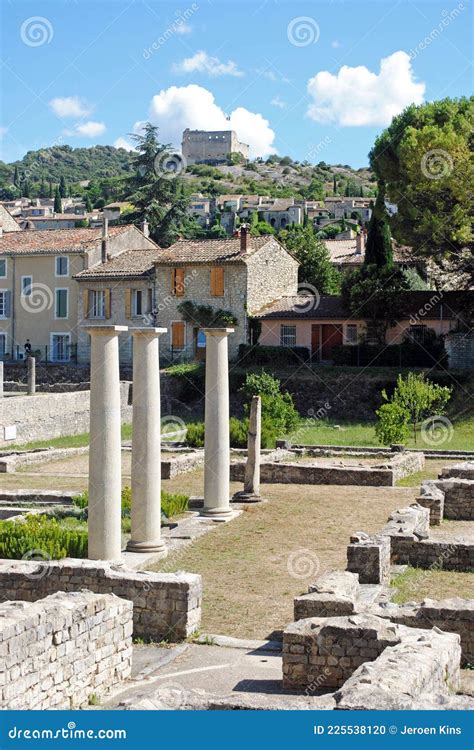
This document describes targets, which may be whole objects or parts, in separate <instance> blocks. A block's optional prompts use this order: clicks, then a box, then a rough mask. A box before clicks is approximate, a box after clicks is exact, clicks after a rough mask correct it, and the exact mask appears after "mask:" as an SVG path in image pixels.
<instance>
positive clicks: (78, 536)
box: [0, 515, 87, 560]
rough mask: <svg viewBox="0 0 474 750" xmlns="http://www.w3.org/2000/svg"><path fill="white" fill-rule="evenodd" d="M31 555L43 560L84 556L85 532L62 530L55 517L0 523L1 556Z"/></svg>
mask: <svg viewBox="0 0 474 750" xmlns="http://www.w3.org/2000/svg"><path fill="white" fill-rule="evenodd" d="M35 553H36V554H35ZM30 555H31V559H35V557H41V559H45V560H47V559H54V560H60V559H61V558H63V557H86V556H87V531H83V530H80V529H69V528H65V527H63V526H61V524H60V523H59V522H58V521H57V520H56V519H55V518H50V517H49V516H41V515H31V516H27V517H26V518H25V520H24V521H0V557H5V558H8V559H13V560H21V559H22V558H28V559H29V556H30Z"/></svg>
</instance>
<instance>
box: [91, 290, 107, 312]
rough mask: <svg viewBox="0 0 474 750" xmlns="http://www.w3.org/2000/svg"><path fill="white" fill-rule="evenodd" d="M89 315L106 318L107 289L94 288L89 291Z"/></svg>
mask: <svg viewBox="0 0 474 750" xmlns="http://www.w3.org/2000/svg"><path fill="white" fill-rule="evenodd" d="M89 315H90V317H91V318H105V289H93V290H92V291H91V292H90V293H89Z"/></svg>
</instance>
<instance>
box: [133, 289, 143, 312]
mask: <svg viewBox="0 0 474 750" xmlns="http://www.w3.org/2000/svg"><path fill="white" fill-rule="evenodd" d="M143 312H144V310H143V292H142V290H141V289H133V290H132V315H133V316H134V317H136V318H138V317H140V315H143Z"/></svg>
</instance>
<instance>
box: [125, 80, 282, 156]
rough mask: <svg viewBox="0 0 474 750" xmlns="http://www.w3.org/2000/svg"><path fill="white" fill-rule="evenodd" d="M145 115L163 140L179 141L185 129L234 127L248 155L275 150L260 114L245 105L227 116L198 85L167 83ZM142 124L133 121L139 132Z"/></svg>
mask: <svg viewBox="0 0 474 750" xmlns="http://www.w3.org/2000/svg"><path fill="white" fill-rule="evenodd" d="M149 118H150V120H151V121H152V122H154V123H156V124H157V125H158V126H159V137H160V140H161V141H162V142H163V143H172V144H174V145H175V146H179V145H180V144H181V137H182V134H183V130H184V129H185V128H191V129H196V130H235V131H236V132H237V135H238V137H239V139H240V140H241V141H243V142H244V143H248V144H249V146H250V155H251V157H252V158H254V157H256V156H265V155H267V154H271V153H275V147H274V145H273V141H274V139H275V133H274V131H273V130H272V129H271V127H270V123H269V122H268V120H266V119H265V118H264V117H263V116H262V115H261V114H259V113H257V112H250V111H249V110H248V109H245V107H237V108H236V109H234V110H233V111H232V112H231V113H230V115H229V119H227V117H226V114H225V113H224V111H223V110H222V109H221V108H220V107H219V105H218V104H216V102H215V100H214V96H213V94H212V93H211V92H210V91H208V90H207V89H205V88H203V87H202V86H197V85H196V84H190V85H189V86H170V88H168V89H164V90H163V91H160V93H159V94H156V95H155V96H154V97H153V99H152V100H151V104H150V113H149ZM141 126H142V123H136V124H135V131H136V132H139V131H140V129H141Z"/></svg>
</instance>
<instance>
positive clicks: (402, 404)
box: [377, 372, 452, 443]
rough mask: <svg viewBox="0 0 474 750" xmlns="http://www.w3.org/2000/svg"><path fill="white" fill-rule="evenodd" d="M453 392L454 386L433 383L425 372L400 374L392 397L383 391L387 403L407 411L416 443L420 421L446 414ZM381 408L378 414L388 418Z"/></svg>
mask: <svg viewBox="0 0 474 750" xmlns="http://www.w3.org/2000/svg"><path fill="white" fill-rule="evenodd" d="M451 393H452V388H448V386H441V385H438V384H437V383H431V382H430V381H429V380H426V378H425V375H424V373H414V372H409V373H408V375H407V377H406V378H403V377H402V376H401V375H399V376H398V379H397V385H396V387H395V390H394V392H393V395H392V397H391V398H390V399H389V398H388V396H387V392H386V391H385V390H383V391H382V397H383V399H384V401H386V402H387V403H389V404H396V405H397V407H398V409H399V410H402V411H404V412H405V414H406V422H407V423H409V424H411V426H412V429H413V437H414V440H415V443H416V433H417V429H418V427H419V425H420V423H421V422H422V421H423V420H425V419H427V418H428V417H433V416H439V415H442V414H444V413H445V408H446V404H447V403H448V401H449V399H450V398H451ZM381 409H383V407H381ZM381 409H379V410H378V412H377V415H378V416H379V418H381V419H382V420H383V419H386V417H385V413H386V410H385V412H384V411H382V414H380V411H381ZM393 413H394V412H392V414H393ZM399 414H401V412H399ZM380 429H382V428H380Z"/></svg>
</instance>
